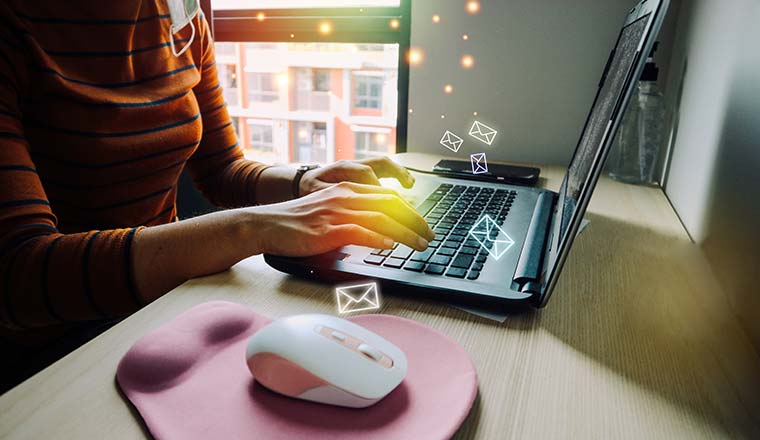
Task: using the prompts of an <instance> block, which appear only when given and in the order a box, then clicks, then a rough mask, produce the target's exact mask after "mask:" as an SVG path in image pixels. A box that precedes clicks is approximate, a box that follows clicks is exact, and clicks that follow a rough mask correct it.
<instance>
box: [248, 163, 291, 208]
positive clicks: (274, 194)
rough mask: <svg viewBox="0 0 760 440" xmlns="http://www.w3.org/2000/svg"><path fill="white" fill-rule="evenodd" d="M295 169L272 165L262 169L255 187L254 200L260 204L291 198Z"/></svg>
mask: <svg viewBox="0 0 760 440" xmlns="http://www.w3.org/2000/svg"><path fill="white" fill-rule="evenodd" d="M295 175H296V169H295V168H293V167H289V166H274V167H269V168H267V169H265V170H264V171H262V173H261V176H260V177H259V181H258V185H257V189H256V201H257V202H258V203H259V204H261V205H268V204H270V203H279V202H284V201H286V200H290V199H292V198H293V178H294V177H295Z"/></svg>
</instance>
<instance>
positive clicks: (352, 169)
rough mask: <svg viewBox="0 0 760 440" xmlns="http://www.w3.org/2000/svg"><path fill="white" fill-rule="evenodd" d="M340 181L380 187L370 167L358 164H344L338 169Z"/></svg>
mask: <svg viewBox="0 0 760 440" xmlns="http://www.w3.org/2000/svg"><path fill="white" fill-rule="evenodd" d="M340 175H341V180H344V181H349V182H355V183H363V184H365V185H376V186H380V180H378V178H377V175H375V170H374V169H372V167H371V166H369V165H365V164H361V163H358V162H346V163H345V164H344V165H343V166H341V167H340Z"/></svg>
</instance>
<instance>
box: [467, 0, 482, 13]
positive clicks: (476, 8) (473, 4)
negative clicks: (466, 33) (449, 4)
mask: <svg viewBox="0 0 760 440" xmlns="http://www.w3.org/2000/svg"><path fill="white" fill-rule="evenodd" d="M464 8H465V10H466V11H467V13H468V14H473V15H474V14H477V13H478V12H480V2H479V1H477V0H469V1H468V2H467V3H465V6H464Z"/></svg>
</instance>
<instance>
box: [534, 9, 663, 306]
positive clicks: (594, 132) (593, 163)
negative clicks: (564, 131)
mask: <svg viewBox="0 0 760 440" xmlns="http://www.w3.org/2000/svg"><path fill="white" fill-rule="evenodd" d="M654 16H655V14H653V13H649V14H647V15H644V16H643V17H641V18H639V19H637V20H636V21H633V22H631V23H629V24H628V25H626V26H625V27H624V28H623V30H622V32H621V33H620V37H619V39H618V42H617V46H616V47H615V50H614V51H613V53H612V55H611V60H610V62H609V64H608V67H607V71H606V72H605V75H606V76H605V77H604V78H603V81H604V82H603V84H602V87H601V89H599V91H598V94H597V97H596V100H595V101H594V105H593V107H592V108H591V112H590V114H589V117H588V120H587V121H586V126H585V127H584V130H583V133H582V135H581V138H580V141H579V142H578V146H577V147H576V150H575V154H574V155H573V158H572V160H571V162H570V166H569V167H568V171H567V174H566V176H565V180H564V182H563V183H562V187H561V188H560V191H559V206H558V213H559V215H558V217H556V219H555V228H554V238H553V240H552V248H551V249H550V253H549V261H548V263H547V264H546V265H545V267H546V269H547V271H548V274H545V276H544V277H543V279H544V283H546V284H551V283H552V282H553V281H556V280H554V278H556V275H557V274H558V273H559V272H558V270H559V267H560V266H561V264H562V259H563V258H564V257H565V256H566V255H567V251H568V249H569V246H570V243H572V240H573V238H574V237H572V236H569V234H571V233H574V232H573V231H577V229H578V226H579V225H580V222H581V221H582V218H583V214H584V213H585V209H586V206H585V204H586V203H588V200H589V199H590V196H591V191H593V189H594V186H595V185H596V177H595V174H597V173H599V172H600V169H601V167H602V166H603V163H602V160H603V159H604V158H605V157H606V153H607V152H608V150H609V145H610V142H611V139H610V138H611V137H612V136H611V135H613V134H614V133H611V130H612V129H613V128H614V123H613V119H615V117H617V119H619V118H620V117H621V116H622V115H621V114H620V112H618V114H617V115H615V111H616V107H617V106H618V101H619V100H621V99H623V97H624V94H625V92H626V91H627V89H630V88H631V87H632V85H629V86H627V83H626V81H627V80H628V78H629V76H630V74H631V70H632V69H636V67H637V66H635V65H634V63H635V62H636V59H637V57H636V53H637V50H638V49H639V48H640V47H641V46H642V40H643V39H644V38H645V36H646V33H647V31H648V29H649V28H650V26H649V25H650V21H651V20H652V19H653V18H654ZM605 147H606V148H605ZM547 275H548V276H547ZM551 288H552V286H549V287H548V289H551ZM546 299H548V297H547V298H545V299H544V301H545V300H546Z"/></svg>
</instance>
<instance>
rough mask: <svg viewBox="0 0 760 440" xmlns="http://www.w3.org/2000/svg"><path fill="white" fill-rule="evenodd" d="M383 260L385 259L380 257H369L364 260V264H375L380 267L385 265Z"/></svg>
mask: <svg viewBox="0 0 760 440" xmlns="http://www.w3.org/2000/svg"><path fill="white" fill-rule="evenodd" d="M383 260H385V257H382V256H380V255H369V256H368V257H367V258H365V259H364V262H365V263H367V264H373V265H375V266H379V265H381V264H383Z"/></svg>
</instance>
